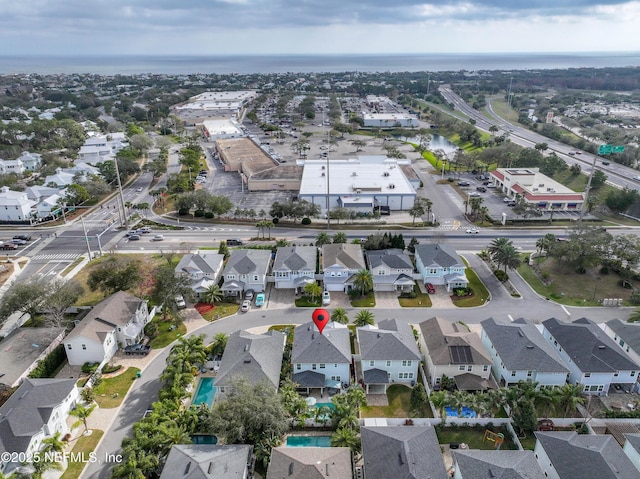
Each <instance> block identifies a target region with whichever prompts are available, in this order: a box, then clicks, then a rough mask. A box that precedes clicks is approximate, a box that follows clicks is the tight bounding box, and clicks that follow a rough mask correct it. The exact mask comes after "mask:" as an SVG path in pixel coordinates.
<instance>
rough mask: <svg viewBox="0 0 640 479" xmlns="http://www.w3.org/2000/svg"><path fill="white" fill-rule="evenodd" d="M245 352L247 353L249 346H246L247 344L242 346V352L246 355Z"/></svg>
mask: <svg viewBox="0 0 640 479" xmlns="http://www.w3.org/2000/svg"><path fill="white" fill-rule="evenodd" d="M247 351H249V345H248V344H245V345H244V352H245V353H246V352H247Z"/></svg>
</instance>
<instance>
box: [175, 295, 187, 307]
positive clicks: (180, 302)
mask: <svg viewBox="0 0 640 479" xmlns="http://www.w3.org/2000/svg"><path fill="white" fill-rule="evenodd" d="M175 299H176V306H177V307H178V309H184V308H186V307H187V303H185V301H184V298H183V297H182V295H181V294H179V295H178V296H176V298H175Z"/></svg>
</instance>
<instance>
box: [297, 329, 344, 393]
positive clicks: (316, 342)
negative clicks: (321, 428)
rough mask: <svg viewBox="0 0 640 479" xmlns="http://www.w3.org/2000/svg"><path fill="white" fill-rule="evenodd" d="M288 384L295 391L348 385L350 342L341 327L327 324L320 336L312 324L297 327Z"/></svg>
mask: <svg viewBox="0 0 640 479" xmlns="http://www.w3.org/2000/svg"><path fill="white" fill-rule="evenodd" d="M291 365H292V367H293V375H292V380H293V382H294V383H296V384H297V385H298V387H299V388H304V389H306V391H307V393H309V391H310V390H311V389H320V394H321V395H322V394H324V389H325V388H332V389H338V390H339V389H342V387H343V386H348V385H349V384H350V383H351V342H350V340H349V329H348V328H347V326H346V325H344V324H338V323H334V322H333V321H332V322H330V323H328V324H327V325H326V326H325V328H324V329H323V330H322V334H321V333H320V332H319V331H318V328H317V327H316V325H315V324H314V323H313V322H309V323H306V324H301V325H299V326H297V327H296V329H295V330H294V332H293V348H292V350H291Z"/></svg>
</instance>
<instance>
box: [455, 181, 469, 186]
mask: <svg viewBox="0 0 640 479" xmlns="http://www.w3.org/2000/svg"><path fill="white" fill-rule="evenodd" d="M470 184H471V183H469V182H468V181H458V186H469V185H470Z"/></svg>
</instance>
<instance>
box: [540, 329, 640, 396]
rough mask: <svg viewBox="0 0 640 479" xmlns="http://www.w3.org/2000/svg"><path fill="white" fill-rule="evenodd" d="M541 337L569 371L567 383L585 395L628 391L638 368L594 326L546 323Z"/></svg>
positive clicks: (632, 384) (635, 378)
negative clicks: (553, 349)
mask: <svg viewBox="0 0 640 479" xmlns="http://www.w3.org/2000/svg"><path fill="white" fill-rule="evenodd" d="M542 325H543V326H544V328H543V330H542V335H543V336H544V338H545V339H546V340H547V341H548V342H549V343H550V344H551V345H552V346H553V347H554V348H555V349H556V350H557V351H558V353H559V354H560V357H561V358H562V360H563V361H564V363H565V365H566V366H567V367H568V368H569V371H570V372H569V382H570V383H572V384H580V385H581V386H582V387H583V392H584V393H585V394H598V395H600V394H607V393H608V392H609V388H610V387H611V385H612V384H613V385H616V388H617V389H619V390H626V391H630V390H631V389H632V388H633V386H634V385H635V383H636V381H637V379H638V370H639V369H640V366H638V365H637V364H636V363H634V362H633V361H632V360H631V358H630V357H629V356H627V354H626V353H625V352H624V351H622V350H621V349H620V347H619V346H618V345H617V344H616V343H614V342H613V340H612V339H611V338H610V337H609V336H607V335H606V334H605V333H604V331H602V330H601V329H600V328H599V327H598V325H597V324H596V323H594V322H593V321H591V320H589V319H587V318H581V319H577V320H576V321H574V322H572V323H563V322H561V321H558V320H557V319H556V318H550V319H547V320H546V321H544V322H543V323H542Z"/></svg>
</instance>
